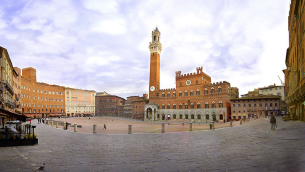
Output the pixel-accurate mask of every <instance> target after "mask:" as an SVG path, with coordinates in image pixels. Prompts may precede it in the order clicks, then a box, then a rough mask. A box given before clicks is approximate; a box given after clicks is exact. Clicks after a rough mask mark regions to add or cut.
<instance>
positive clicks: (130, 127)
mask: <svg viewBox="0 0 305 172" xmlns="http://www.w3.org/2000/svg"><path fill="white" fill-rule="evenodd" d="M131 129H132V125H128V134H132V130H131Z"/></svg>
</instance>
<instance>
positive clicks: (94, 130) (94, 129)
mask: <svg viewBox="0 0 305 172" xmlns="http://www.w3.org/2000/svg"><path fill="white" fill-rule="evenodd" d="M96 133H97V132H96V124H93V134H96Z"/></svg>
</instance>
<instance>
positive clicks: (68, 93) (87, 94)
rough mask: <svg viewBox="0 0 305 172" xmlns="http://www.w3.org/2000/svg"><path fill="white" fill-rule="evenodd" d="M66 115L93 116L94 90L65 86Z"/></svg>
mask: <svg viewBox="0 0 305 172" xmlns="http://www.w3.org/2000/svg"><path fill="white" fill-rule="evenodd" d="M65 108H66V110H65V112H66V116H67V117H84V116H95V91H93V90H82V89H76V88H69V87H65Z"/></svg>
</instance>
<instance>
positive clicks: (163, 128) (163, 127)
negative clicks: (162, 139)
mask: <svg viewBox="0 0 305 172" xmlns="http://www.w3.org/2000/svg"><path fill="white" fill-rule="evenodd" d="M161 133H165V124H164V123H163V124H162V130H161Z"/></svg>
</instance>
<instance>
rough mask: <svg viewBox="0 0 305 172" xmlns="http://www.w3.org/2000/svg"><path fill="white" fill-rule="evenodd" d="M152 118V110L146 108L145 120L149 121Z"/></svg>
mask: <svg viewBox="0 0 305 172" xmlns="http://www.w3.org/2000/svg"><path fill="white" fill-rule="evenodd" d="M151 118H152V109H151V108H147V110H146V119H147V120H150V119H151Z"/></svg>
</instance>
